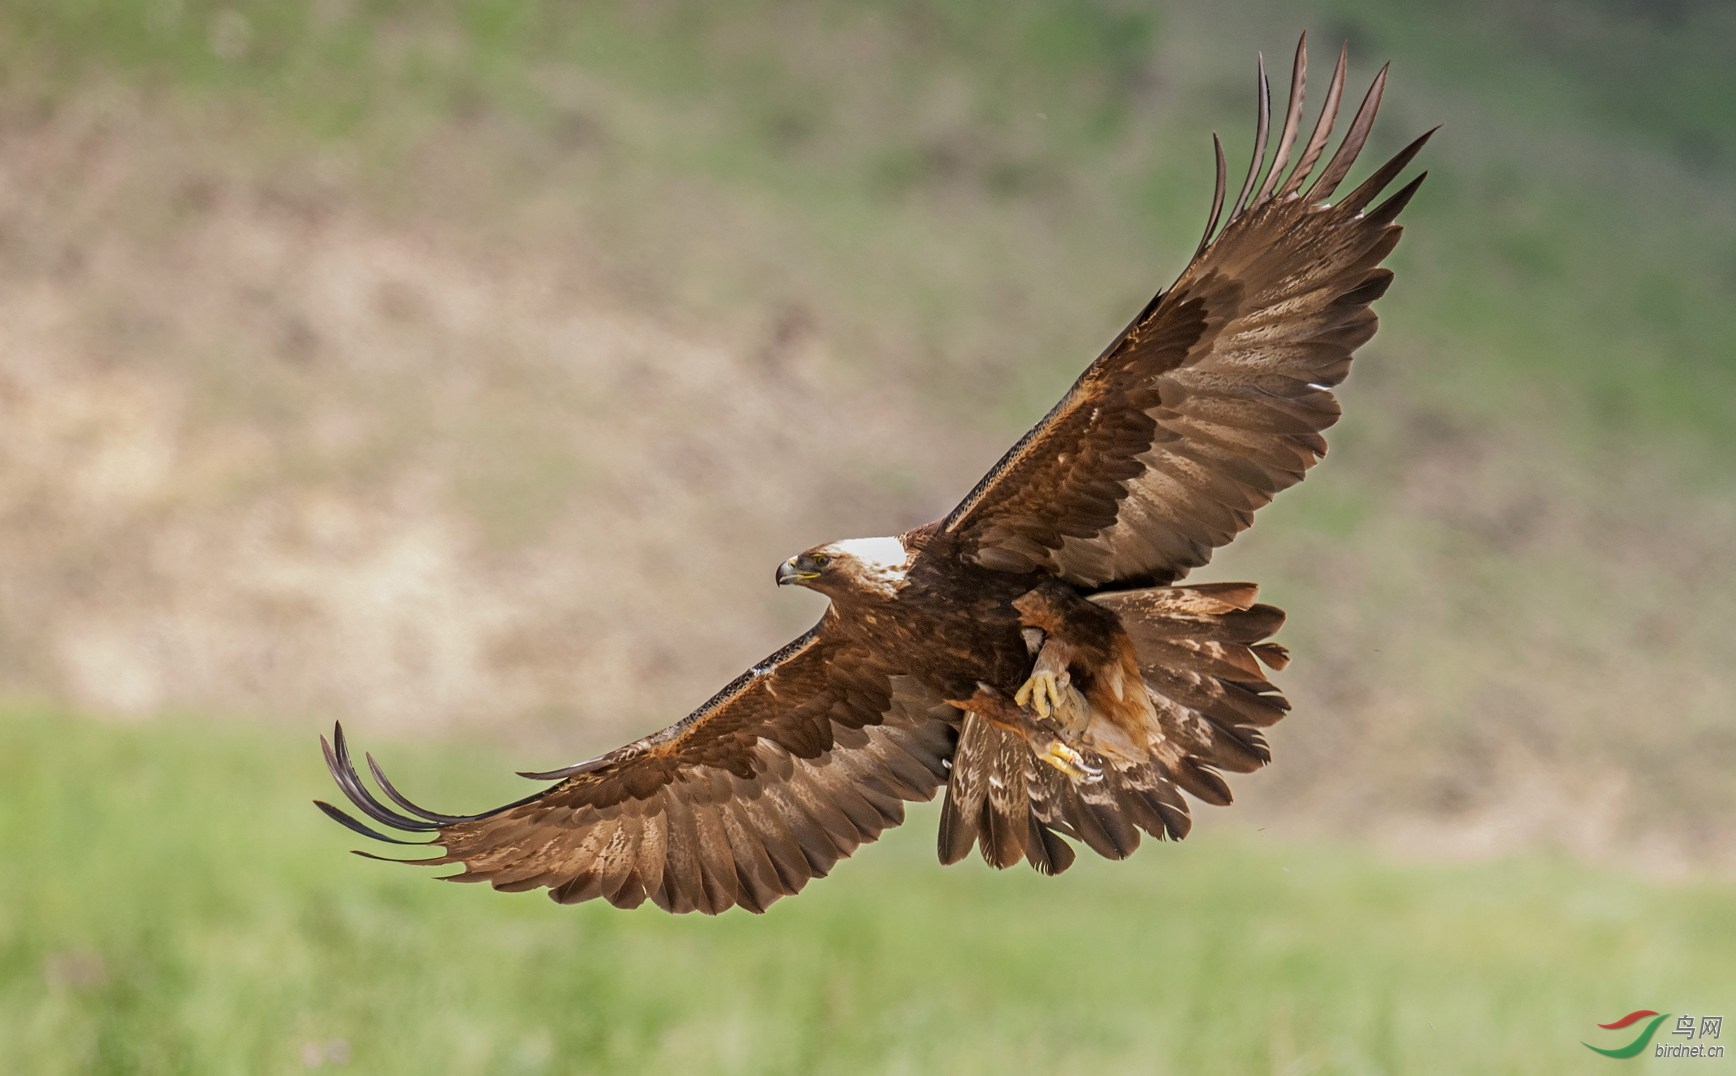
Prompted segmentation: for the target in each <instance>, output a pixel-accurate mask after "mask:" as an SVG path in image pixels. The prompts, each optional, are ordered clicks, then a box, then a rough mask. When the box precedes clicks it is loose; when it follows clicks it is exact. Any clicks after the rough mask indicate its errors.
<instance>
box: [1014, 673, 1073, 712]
mask: <svg viewBox="0 0 1736 1076" xmlns="http://www.w3.org/2000/svg"><path fill="white" fill-rule="evenodd" d="M1067 687H1068V679H1067V673H1066V670H1062V671H1061V672H1059V673H1053V672H1049V671H1047V670H1038V671H1037V672H1033V673H1032V674H1031V677H1030V679H1028V680H1026V681H1025V682H1024V684H1023V685H1021V686H1020V688H1019V690H1018V691H1016V692H1014V694H1013V702H1014V703H1016V704H1017V705H1019V706H1028V707H1030V708H1031V709H1033V710H1035V711H1036V712H1037V716H1038V717H1048V716H1049V715H1050V714H1051V713H1053V712H1055V711H1057V710H1060V709H1061V707H1062V705H1063V695H1062V692H1063V691H1064V690H1065V689H1066V688H1067Z"/></svg>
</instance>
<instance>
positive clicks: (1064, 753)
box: [1037, 740, 1103, 782]
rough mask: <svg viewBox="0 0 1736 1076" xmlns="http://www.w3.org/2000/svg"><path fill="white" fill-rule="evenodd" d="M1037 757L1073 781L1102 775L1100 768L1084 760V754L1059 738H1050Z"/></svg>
mask: <svg viewBox="0 0 1736 1076" xmlns="http://www.w3.org/2000/svg"><path fill="white" fill-rule="evenodd" d="M1037 757H1038V758H1040V759H1042V760H1043V761H1044V762H1047V763H1048V764H1049V765H1051V766H1053V767H1055V768H1056V769H1057V770H1060V771H1061V772H1062V773H1064V774H1066V775H1067V776H1068V777H1071V778H1072V779H1073V780H1075V781H1086V782H1090V781H1095V780H1097V779H1098V778H1100V777H1102V776H1103V770H1102V769H1101V768H1099V767H1097V766H1093V765H1091V764H1090V763H1089V762H1086V761H1085V756H1084V755H1082V754H1080V753H1079V752H1078V751H1075V750H1074V749H1073V748H1071V747H1068V746H1067V745H1066V744H1064V743H1062V742H1061V741H1060V740H1050V741H1049V742H1048V744H1046V745H1045V746H1044V748H1043V750H1042V751H1040V752H1038V754H1037Z"/></svg>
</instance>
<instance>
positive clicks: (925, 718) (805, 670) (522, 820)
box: [319, 621, 957, 915]
mask: <svg viewBox="0 0 1736 1076" xmlns="http://www.w3.org/2000/svg"><path fill="white" fill-rule="evenodd" d="M956 721H957V713H956V711H954V710H953V709H952V707H950V706H948V705H947V704H946V703H944V702H942V701H941V700H939V699H938V698H936V697H934V696H933V695H932V694H930V693H928V692H926V691H925V690H923V689H921V688H919V687H918V686H917V685H916V684H915V682H914V681H913V680H911V679H910V678H908V677H905V676H903V675H900V672H899V670H897V669H894V668H892V667H891V666H890V665H889V664H888V663H887V662H886V661H884V660H883V659H880V658H878V657H877V656H876V655H874V654H871V653H869V652H867V651H866V650H864V649H862V648H861V647H859V646H857V645H854V644H851V643H848V642H845V641H841V640H839V639H837V638H835V637H834V636H833V635H832V633H829V632H828V631H827V630H826V628H825V622H824V621H822V622H821V624H820V625H818V626H816V627H815V628H814V629H813V630H811V631H809V632H808V633H807V634H806V635H804V636H802V637H801V638H799V639H797V640H795V641H794V642H792V643H790V644H789V645H788V646H786V647H784V648H783V649H782V650H780V651H778V652H777V653H776V654H774V655H772V656H771V657H769V658H767V659H766V660H765V661H764V662H763V663H761V664H760V665H758V666H756V667H755V668H753V669H751V670H749V671H748V672H746V673H744V674H742V675H741V676H740V677H738V678H737V679H736V680H735V682H734V683H732V684H730V685H729V686H728V687H726V688H724V689H723V690H722V691H721V692H719V693H718V694H717V695H716V696H715V697H714V698H712V700H711V701H710V702H707V703H706V704H705V705H704V706H701V707H700V708H699V709H697V710H695V711H694V712H693V713H692V714H691V715H689V716H688V717H687V718H686V719H685V720H683V721H682V722H680V723H679V724H677V725H674V726H671V727H670V728H667V729H664V730H663V731H662V732H658V733H655V734H653V735H651V736H647V737H646V738H644V739H642V740H639V741H637V742H636V743H631V744H628V745H627V746H625V747H622V748H620V749H619V750H616V751H611V752H609V753H608V754H606V755H603V756H601V757H599V758H595V759H592V760H591V761H589V762H581V763H579V764H577V765H574V766H569V767H567V768H565V769H561V770H556V771H553V772H550V773H537V774H525V775H524V776H527V777H532V778H536V779H541V780H555V779H559V780H560V782H561V783H560V784H558V785H556V786H554V787H553V788H549V789H546V790H544V791H542V792H539V793H537V794H536V795H534V796H530V797H527V798H525V799H522V800H519V801H518V802H517V803H511V804H508V805H506V806H504V807H500V808H498V809H496V810H493V811H487V812H484V813H483V814H479V815H467V816H458V815H444V814H438V813H436V812H433V811H427V810H424V809H422V808H420V807H417V806H416V805H415V804H413V803H411V802H410V801H409V800H408V799H406V798H405V797H404V796H403V795H402V794H400V793H399V792H398V791H397V789H395V788H393V787H392V785H391V784H390V783H389V782H388V781H387V780H386V778H385V775H384V774H382V773H381V772H380V769H379V767H378V766H376V765H375V764H374V760H373V758H372V757H371V756H369V758H368V760H367V761H368V767H369V769H370V770H371V771H372V772H373V775H374V779H375V781H377V782H378V783H379V785H380V789H381V791H383V792H384V793H385V795H386V798H387V799H388V800H390V801H391V804H392V805H388V804H386V803H382V802H381V801H380V800H379V799H377V798H375V797H374V795H373V794H372V793H371V792H370V791H369V790H368V789H367V787H366V786H365V785H364V784H363V781H362V778H361V775H360V774H359V773H357V771H356V768H355V765H354V763H353V762H352V761H351V759H350V756H349V750H348V747H347V745H346V744H345V742H344V738H343V730H342V729H341V728H340V729H338V730H337V731H336V734H335V737H334V740H335V743H332V744H325V743H324V741H323V740H322V745H323V746H324V747H325V750H326V763H327V765H328V766H329V767H330V769H331V772H332V776H333V777H334V778H336V780H337V783H338V785H339V787H341V788H342V789H343V791H344V794H345V795H346V796H348V797H349V799H350V802H351V803H353V804H354V805H355V806H356V807H357V808H358V809H359V810H360V811H361V812H362V813H363V814H365V815H366V816H368V817H369V818H371V819H373V820H374V821H376V822H380V823H383V824H385V825H387V826H390V827H391V828H393V829H397V830H401V831H408V832H413V833H429V834H432V835H433V839H432V840H431V841H430V842H429V843H432V844H440V845H443V846H444V847H445V854H443V855H440V856H437V857H435V858H433V859H427V860H418V861H413V862H420V863H461V864H463V865H464V871H463V873H461V874H457V875H453V876H452V878H453V880H455V881H466V882H483V881H485V882H488V883H490V884H491V885H493V886H494V887H495V888H496V889H503V890H513V891H518V890H525V889H536V888H540V887H545V886H546V887H548V888H549V889H550V891H551V892H550V894H549V895H550V896H552V897H553V898H554V899H555V900H557V901H560V902H562V903H576V902H578V901H582V900H590V899H592V898H594V897H601V898H603V899H605V900H607V901H609V902H610V903H612V904H614V905H616V906H618V907H623V908H629V907H635V906H637V905H639V904H641V903H643V902H644V901H645V900H646V899H647V898H649V899H650V900H652V901H654V902H655V903H656V904H657V905H658V906H659V907H662V908H664V909H665V910H668V911H672V912H688V911H701V912H705V913H707V914H711V915H715V914H717V913H719V912H722V911H724V910H726V909H728V908H730V907H731V906H733V905H737V904H739V905H741V906H742V907H744V908H747V909H748V910H750V911H755V912H762V911H764V910H765V909H766V907H767V906H769V905H770V904H771V903H772V902H773V901H775V900H777V899H778V898H779V897H782V896H784V895H786V894H789V893H795V892H797V891H798V890H800V889H801V888H802V886H804V885H805V884H807V881H808V879H810V878H817V877H821V876H823V875H825V874H826V872H827V871H829V870H830V869H831V867H832V864H834V863H836V862H837V861H838V860H839V859H842V858H843V857H845V856H848V855H849V854H850V853H851V852H853V851H855V850H856V847H857V846H858V845H860V844H863V843H865V842H868V841H872V840H874V839H875V838H876V837H878V836H879V835H880V832H881V830H883V829H886V828H887V827H888V826H896V825H898V824H899V823H900V822H902V821H903V820H904V801H906V800H926V799H929V798H930V797H931V796H933V795H934V791H935V789H936V788H937V787H939V785H940V784H941V783H942V782H944V781H945V780H946V775H947V766H946V760H947V759H949V758H950V757H951V755H952V751H953V745H954V741H955V739H956V731H955V723H956ZM394 805H395V806H394ZM319 806H320V807H321V808H322V809H323V810H325V812H326V813H327V814H329V815H331V816H332V817H333V818H336V819H337V820H338V821H340V822H342V823H344V824H345V825H347V826H349V827H350V828H351V829H353V830H356V831H357V832H359V833H362V834H364V835H367V836H370V837H376V838H379V839H382V840H387V841H394V842H396V843H414V842H405V841H400V840H399V839H398V838H394V837H388V836H386V835H384V834H381V833H378V832H376V831H374V830H372V829H370V828H369V827H367V826H365V825H363V824H362V823H360V822H358V821H356V820H355V819H353V818H351V817H349V816H348V815H346V814H344V813H343V812H342V811H339V810H338V809H336V808H334V807H332V806H331V805H329V804H325V803H321V804H320V805H319ZM400 809H401V810H400ZM404 812H407V813H404Z"/></svg>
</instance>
